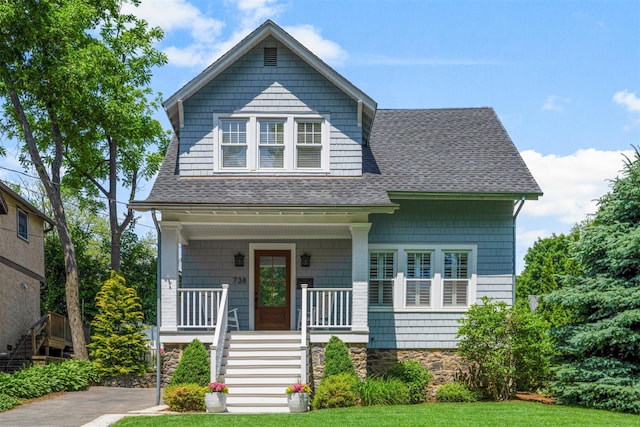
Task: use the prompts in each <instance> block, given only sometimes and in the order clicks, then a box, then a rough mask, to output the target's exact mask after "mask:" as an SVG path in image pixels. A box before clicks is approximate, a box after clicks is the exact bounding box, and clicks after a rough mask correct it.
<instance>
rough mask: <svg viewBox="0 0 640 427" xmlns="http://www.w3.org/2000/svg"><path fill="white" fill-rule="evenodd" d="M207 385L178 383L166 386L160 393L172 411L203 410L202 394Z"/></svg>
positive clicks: (205, 390)
mask: <svg viewBox="0 0 640 427" xmlns="http://www.w3.org/2000/svg"><path fill="white" fill-rule="evenodd" d="M208 392H209V388H208V387H202V386H200V385H198V384H178V385H172V386H169V387H167V388H166V389H165V390H164V393H163V395H162V397H163V399H164V402H165V403H166V404H167V405H169V408H170V409H171V410H172V411H178V412H186V411H204V410H205V407H204V395H205V393H208Z"/></svg>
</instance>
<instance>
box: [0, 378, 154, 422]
mask: <svg viewBox="0 0 640 427" xmlns="http://www.w3.org/2000/svg"><path fill="white" fill-rule="evenodd" d="M161 403H162V402H161ZM155 404H156V389H155V388H152V389H141V388H118V387H91V388H89V389H88V390H86V391H76V392H70V393H65V394H63V395H61V396H56V397H53V398H51V399H44V400H39V401H36V402H32V403H28V404H24V405H20V406H17V407H15V408H13V409H10V410H8V411H5V412H0V426H7V427H9V426H11V427H14V426H16V427H22V426H24V427H27V426H28V427H31V426H39V427H74V426H85V427H106V426H108V425H109V424H111V423H114V422H116V421H117V420H119V419H120V418H122V417H123V416H124V414H128V413H144V414H153V413H158V412H160V411H161V410H162V409H164V408H166V406H164V405H161V406H159V407H157V406H155Z"/></svg>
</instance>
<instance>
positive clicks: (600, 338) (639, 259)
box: [548, 149, 640, 413]
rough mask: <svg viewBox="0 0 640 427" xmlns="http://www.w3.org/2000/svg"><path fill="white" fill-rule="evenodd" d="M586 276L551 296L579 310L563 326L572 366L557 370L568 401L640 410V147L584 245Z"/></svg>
mask: <svg viewBox="0 0 640 427" xmlns="http://www.w3.org/2000/svg"><path fill="white" fill-rule="evenodd" d="M576 255H577V260H578V262H579V263H580V265H581V266H582V269H583V271H582V273H581V274H577V275H574V276H572V277H569V278H568V279H567V284H568V285H566V286H564V287H563V288H562V289H560V290H558V291H556V292H554V293H553V294H551V295H550V296H549V297H548V299H549V301H550V302H552V303H557V304H561V305H562V306H563V307H564V308H566V309H568V310H571V312H572V317H571V322H570V323H569V324H568V325H566V326H564V327H561V328H559V329H558V330H557V340H558V350H559V351H561V353H562V354H563V356H564V364H563V365H562V366H561V367H560V368H559V369H558V370H557V371H556V376H557V381H556V383H555V389H556V391H557V392H558V394H559V398H560V400H561V401H563V402H565V403H569V404H577V405H581V406H587V407H595V408H601V409H609V410H616V411H623V412H632V413H640V358H639V357H638V355H639V354H640V152H638V150H637V149H636V153H635V158H634V159H633V160H630V159H627V161H626V163H625V168H624V170H623V172H622V175H621V177H619V178H616V179H615V180H614V181H613V185H612V191H611V192H610V193H608V194H606V195H604V196H603V197H602V198H600V200H599V207H598V211H597V213H596V215H595V216H594V218H593V219H592V220H591V221H589V222H587V223H585V224H584V225H583V226H582V227H581V229H580V239H579V241H578V242H577V244H576Z"/></svg>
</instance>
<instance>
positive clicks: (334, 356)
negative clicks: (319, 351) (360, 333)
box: [322, 336, 356, 379]
mask: <svg viewBox="0 0 640 427" xmlns="http://www.w3.org/2000/svg"><path fill="white" fill-rule="evenodd" d="M338 374H349V375H353V376H355V375H356V370H355V368H354V367H353V362H352V361H351V358H350V357H349V348H348V347H347V345H346V344H345V343H344V342H343V341H342V340H341V339H340V338H338V337H336V336H332V337H331V338H330V339H329V342H328V343H327V345H326V347H325V348H324V372H323V374H322V378H323V379H324V378H328V377H330V376H332V375H338Z"/></svg>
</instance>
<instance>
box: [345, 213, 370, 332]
mask: <svg viewBox="0 0 640 427" xmlns="http://www.w3.org/2000/svg"><path fill="white" fill-rule="evenodd" d="M349 228H350V230H351V277H352V281H353V311H352V316H353V317H352V325H353V326H352V328H353V331H358V332H369V323H368V314H369V313H368V312H369V229H370V228H371V224H369V223H365V224H352V225H350V226H349Z"/></svg>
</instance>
